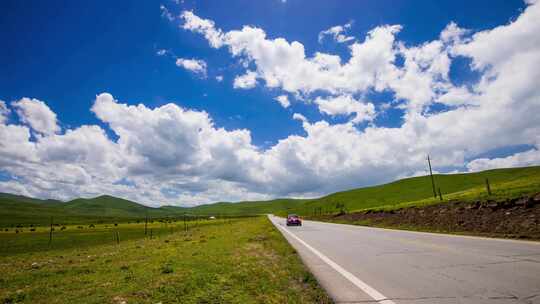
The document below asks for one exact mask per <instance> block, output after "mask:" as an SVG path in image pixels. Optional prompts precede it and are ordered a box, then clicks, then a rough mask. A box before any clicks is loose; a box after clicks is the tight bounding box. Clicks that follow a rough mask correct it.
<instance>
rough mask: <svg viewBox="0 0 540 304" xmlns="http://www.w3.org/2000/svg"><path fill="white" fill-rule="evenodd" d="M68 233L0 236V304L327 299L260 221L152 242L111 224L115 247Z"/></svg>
mask: <svg viewBox="0 0 540 304" xmlns="http://www.w3.org/2000/svg"><path fill="white" fill-rule="evenodd" d="M71 228H72V227H68V229H67V230H65V231H63V232H59V233H58V234H55V239H54V241H53V244H52V246H51V247H50V248H47V249H44V247H43V241H44V240H46V239H47V237H46V234H45V235H44V234H43V233H44V232H43V231H42V232H39V231H37V232H32V233H31V232H25V233H22V234H18V235H16V236H15V234H13V233H0V242H1V243H2V244H5V243H8V244H9V246H2V247H0V256H2V258H1V260H0V271H1V272H2V276H1V277H0V303H117V304H119V303H124V301H125V303H160V302H161V303H188V304H189V303H329V302H330V300H329V299H328V297H327V296H326V295H325V293H324V292H323V291H322V290H321V289H320V288H319V286H318V285H317V282H316V281H315V280H314V279H313V277H312V275H311V274H310V273H309V272H307V271H306V269H305V268H304V266H303V265H302V263H301V262H300V260H299V258H298V256H297V253H296V252H295V251H294V250H293V249H292V248H291V247H290V246H289V245H288V243H287V242H286V241H285V240H284V238H283V237H282V235H281V234H280V233H279V232H278V231H276V229H275V228H274V227H273V226H272V225H271V223H270V222H269V221H268V219H267V218H266V217H255V218H244V219H236V220H215V221H205V222H204V223H201V224H200V225H198V226H197V227H193V226H192V227H191V228H190V230H189V231H188V232H187V233H185V232H183V231H180V230H177V231H175V232H170V230H164V231H162V233H158V234H157V235H156V236H155V237H154V238H153V239H149V238H141V237H140V235H141V233H140V232H141V228H142V227H141V225H140V224H130V225H127V224H126V225H121V226H119V227H116V229H118V230H119V232H120V235H121V241H120V244H119V245H117V244H116V241H114V240H113V238H112V236H111V233H110V231H107V230H106V229H105V227H104V226H100V227H96V228H95V230H94V231H93V232H92V233H90V234H88V231H87V230H86V229H85V230H84V231H79V230H77V229H76V228H75V229H74V230H71ZM158 228H159V227H158ZM169 228H170V227H169ZM177 228H181V227H177ZM43 229H44V228H43ZM100 235H101V236H100ZM130 235H131V236H132V238H131V239H130V237H129V236H130ZM14 236H15V237H14ZM103 238H105V239H108V241H105V242H104V240H103ZM77 239H79V240H80V242H81V244H79V245H76V246H75V245H73V244H72V243H73V242H74V240H77ZM23 249H24V250H23Z"/></svg>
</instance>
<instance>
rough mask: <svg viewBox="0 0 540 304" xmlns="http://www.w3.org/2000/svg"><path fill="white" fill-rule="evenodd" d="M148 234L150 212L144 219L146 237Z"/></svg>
mask: <svg viewBox="0 0 540 304" xmlns="http://www.w3.org/2000/svg"><path fill="white" fill-rule="evenodd" d="M147 233H148V210H146V217H145V219H144V235H147Z"/></svg>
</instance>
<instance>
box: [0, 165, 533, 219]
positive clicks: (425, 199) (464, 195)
mask: <svg viewBox="0 0 540 304" xmlns="http://www.w3.org/2000/svg"><path fill="white" fill-rule="evenodd" d="M434 178H435V183H436V187H437V188H440V189H441V192H442V194H443V197H444V199H445V200H465V201H466V200H474V199H483V198H486V196H487V193H486V189H485V180H486V178H488V179H489V181H490V184H491V189H492V191H493V194H492V195H491V196H490V198H492V199H504V198H507V197H512V196H518V195H521V194H523V193H532V192H539V191H540V166H536V167H525V168H511V169H496V170H488V171H483V172H478V173H466V174H437V175H434ZM438 202H439V199H438V198H433V190H432V186H431V180H430V178H429V176H419V177H412V178H406V179H401V180H398V181H395V182H391V183H388V184H384V185H378V186H373V187H365V188H358V189H353V190H349V191H343V192H337V193H333V194H330V195H327V196H324V197H321V198H316V199H289V198H284V199H274V200H269V201H249V202H239V203H229V202H219V203H214V204H208V205H201V206H197V207H191V208H183V207H173V206H163V207H160V208H151V207H146V206H143V205H140V204H138V203H136V202H132V201H129V200H125V199H120V198H116V197H113V196H108V195H102V196H99V197H95V198H91V199H82V198H81V199H75V200H72V201H69V202H60V201H55V200H40V199H34V198H28V197H24V196H19V195H12V194H5V193H4V194H0V225H3V226H6V225H12V224H30V223H32V224H46V223H48V222H49V220H50V217H51V216H54V218H55V221H57V222H61V223H78V222H95V221H96V219H97V220H99V221H107V222H112V221H126V220H131V219H142V218H144V217H145V216H146V215H147V214H148V216H150V217H152V218H160V217H180V216H182V215H183V214H184V213H188V214H191V215H253V214H265V213H275V214H286V213H298V214H301V215H309V214H313V213H315V212H321V211H322V212H326V213H328V212H330V213H331V212H337V211H338V209H337V208H336V204H337V203H343V204H344V205H345V208H346V209H347V210H348V211H355V210H363V209H371V208H385V209H393V208H401V207H407V206H419V205H425V204H435V203H438Z"/></svg>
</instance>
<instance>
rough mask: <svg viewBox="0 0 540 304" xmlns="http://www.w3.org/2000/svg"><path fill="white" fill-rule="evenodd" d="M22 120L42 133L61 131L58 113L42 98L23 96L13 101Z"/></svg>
mask: <svg viewBox="0 0 540 304" xmlns="http://www.w3.org/2000/svg"><path fill="white" fill-rule="evenodd" d="M12 105H13V107H14V108H15V111H16V112H17V115H19V118H20V119H21V121H22V122H24V123H26V124H28V125H29V126H30V127H32V129H33V130H34V131H36V132H38V133H41V134H47V135H49V134H54V133H56V132H58V131H60V127H59V126H58V125H57V121H56V113H54V112H53V111H51V109H50V108H49V107H48V106H47V105H46V104H45V103H44V102H43V101H41V100H37V99H30V98H26V97H25V98H22V99H20V100H19V101H15V102H13V103H12Z"/></svg>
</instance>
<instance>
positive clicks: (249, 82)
mask: <svg viewBox="0 0 540 304" xmlns="http://www.w3.org/2000/svg"><path fill="white" fill-rule="evenodd" d="M255 85H257V73H255V72H253V71H247V72H246V73H245V74H244V75H241V76H237V77H236V78H234V83H233V87H234V88H235V89H251V88H254V87H255Z"/></svg>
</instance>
